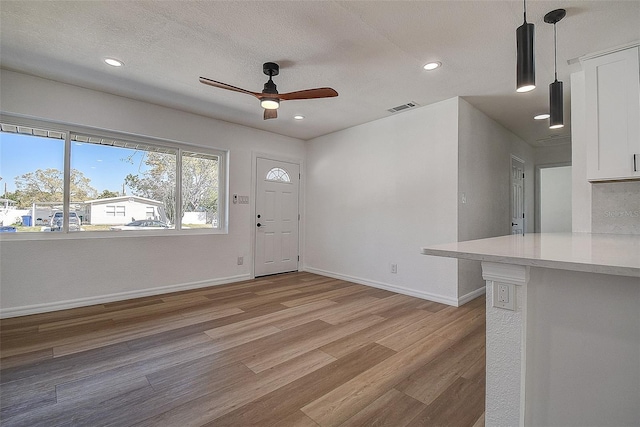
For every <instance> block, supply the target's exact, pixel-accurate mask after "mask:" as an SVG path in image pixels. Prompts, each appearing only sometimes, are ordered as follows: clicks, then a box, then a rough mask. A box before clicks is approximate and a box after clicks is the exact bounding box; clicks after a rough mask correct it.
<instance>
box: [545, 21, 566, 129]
mask: <svg viewBox="0 0 640 427" xmlns="http://www.w3.org/2000/svg"><path fill="white" fill-rule="evenodd" d="M566 14H567V12H566V11H565V10H564V9H556V10H552V11H551V12H549V13H547V14H546V15H545V16H544V22H546V23H547V24H553V62H554V75H555V80H554V82H553V83H551V84H550V85H549V129H558V128H561V127H563V126H564V112H563V110H564V100H563V88H562V82H560V81H558V52H557V48H558V42H557V40H556V23H557V22H559V21H560V20H561V19H562V18H564V17H565V15H566Z"/></svg>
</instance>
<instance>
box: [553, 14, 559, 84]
mask: <svg viewBox="0 0 640 427" xmlns="http://www.w3.org/2000/svg"><path fill="white" fill-rule="evenodd" d="M553 74H554V77H555V79H556V81H558V40H557V38H556V23H555V22H554V23H553Z"/></svg>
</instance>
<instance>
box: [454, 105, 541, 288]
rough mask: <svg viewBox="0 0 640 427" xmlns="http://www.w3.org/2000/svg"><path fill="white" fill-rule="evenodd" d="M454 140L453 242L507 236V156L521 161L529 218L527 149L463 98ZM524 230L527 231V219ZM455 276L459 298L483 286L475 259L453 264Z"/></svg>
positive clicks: (529, 163)
mask: <svg viewBox="0 0 640 427" xmlns="http://www.w3.org/2000/svg"><path fill="white" fill-rule="evenodd" d="M458 138H459V150H458V153H459V158H458V167H459V173H458V241H465V240H475V239H483V238H486V237H495V236H503V235H506V234H510V232H511V215H510V205H509V203H510V171H511V154H514V155H516V156H518V157H519V158H520V159H522V160H524V161H525V199H526V200H525V218H533V204H532V199H533V188H534V187H533V173H532V172H533V149H532V148H531V146H529V145H528V144H526V143H525V142H524V141H523V140H522V139H520V138H519V137H517V136H516V135H514V134H513V133H512V132H510V131H508V130H507V129H505V128H504V127H502V126H500V125H499V124H497V123H496V122H495V121H493V120H492V119H490V118H489V117H487V116H486V115H485V114H484V113H482V112H481V111H480V110H478V109H477V108H475V107H473V106H472V105H471V104H469V103H468V102H467V101H465V100H464V99H460V104H459V136H458ZM463 194H464V197H465V200H466V203H462V195H463ZM525 226H526V231H527V232H531V231H533V221H525ZM458 275H459V280H458V282H459V288H458V295H459V296H460V297H463V296H464V295H467V294H469V293H471V292H473V291H474V290H476V289H479V288H482V287H484V285H485V282H484V280H482V268H481V266H480V262H479V261H470V260H459V261H458Z"/></svg>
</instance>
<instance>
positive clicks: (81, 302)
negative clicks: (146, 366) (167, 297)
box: [0, 274, 251, 319]
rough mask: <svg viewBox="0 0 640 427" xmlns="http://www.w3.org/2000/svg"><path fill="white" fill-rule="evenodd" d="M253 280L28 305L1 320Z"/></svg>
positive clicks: (200, 283) (240, 277)
mask: <svg viewBox="0 0 640 427" xmlns="http://www.w3.org/2000/svg"><path fill="white" fill-rule="evenodd" d="M249 279H251V275H250V274H241V275H238V276H230V277H223V278H220V279H214V280H201V281H198V282H189V283H180V284H177V285H169V286H160V287H157V288H149V289H141V290H138V291H128V292H119V293H116V294H108V295H100V296H95V297H86V298H78V299H73V300H68V301H56V302H50V303H44V304H34V305H26V306H22V307H10V308H3V309H0V319H5V318H9V317H18V316H28V315H30V314H38V313H48V312H51V311H59V310H67V309H69V308H77V307H87V306H90V305H96V304H106V303H109V302H115V301H122V300H127V299H134V298H141V297H149V296H154V295H162V294H169V293H172V292H178V291H187V290H191V289H200V288H206V287H209V286H218V285H226V284H228V283H234V282H241V281H243V280H249Z"/></svg>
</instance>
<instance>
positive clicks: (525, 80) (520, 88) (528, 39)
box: [516, 0, 536, 92]
mask: <svg viewBox="0 0 640 427" xmlns="http://www.w3.org/2000/svg"><path fill="white" fill-rule="evenodd" d="M523 9H524V23H523V24H522V25H521V26H519V27H518V29H517V30H516V52H517V62H516V92H529V91H530V90H533V89H535V88H536V64H535V61H534V46H533V38H534V37H533V36H534V27H533V24H531V23H528V22H527V3H526V0H523Z"/></svg>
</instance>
